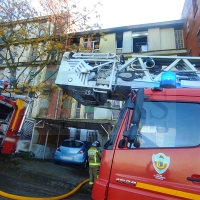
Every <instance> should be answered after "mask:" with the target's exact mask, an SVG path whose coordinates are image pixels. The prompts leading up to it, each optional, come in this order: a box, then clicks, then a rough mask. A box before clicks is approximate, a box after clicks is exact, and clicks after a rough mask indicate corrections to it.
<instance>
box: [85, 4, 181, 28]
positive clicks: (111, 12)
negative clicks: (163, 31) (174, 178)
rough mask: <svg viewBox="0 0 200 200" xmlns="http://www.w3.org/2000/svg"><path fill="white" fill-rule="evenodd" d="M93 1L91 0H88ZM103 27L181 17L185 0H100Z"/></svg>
mask: <svg viewBox="0 0 200 200" xmlns="http://www.w3.org/2000/svg"><path fill="white" fill-rule="evenodd" d="M87 1H91V0H87ZM99 1H100V2H101V3H102V4H103V6H100V7H99V11H100V15H101V23H102V24H103V26H102V28H112V27H119V26H128V25H136V24H145V23H153V22H163V21H171V20H177V19H181V13H182V9H183V5H184V2H185V0H99Z"/></svg>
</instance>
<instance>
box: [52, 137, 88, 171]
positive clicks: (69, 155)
mask: <svg viewBox="0 0 200 200" xmlns="http://www.w3.org/2000/svg"><path fill="white" fill-rule="evenodd" d="M90 147H91V143H90V142H87V141H81V140H71V139H68V140H64V141H63V142H62V144H61V145H60V146H59V147H58V148H57V149H56V151H55V154H54V162H55V163H56V164H57V163H73V164H80V165H81V166H82V167H83V168H84V169H86V168H87V167H88V149H89V148H90Z"/></svg>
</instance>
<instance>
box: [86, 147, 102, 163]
mask: <svg viewBox="0 0 200 200" xmlns="http://www.w3.org/2000/svg"><path fill="white" fill-rule="evenodd" d="M88 157H89V158H88V160H89V165H90V166H99V165H100V161H101V152H100V151H98V149H97V148H96V147H91V148H90V149H89V150H88Z"/></svg>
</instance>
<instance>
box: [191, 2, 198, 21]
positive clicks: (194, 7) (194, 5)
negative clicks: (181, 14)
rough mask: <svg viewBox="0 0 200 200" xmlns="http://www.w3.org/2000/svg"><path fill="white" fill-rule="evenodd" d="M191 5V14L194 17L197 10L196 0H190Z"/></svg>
mask: <svg viewBox="0 0 200 200" xmlns="http://www.w3.org/2000/svg"><path fill="white" fill-rule="evenodd" d="M192 7H193V14H194V17H195V16H196V13H197V10H198V4H197V0H192Z"/></svg>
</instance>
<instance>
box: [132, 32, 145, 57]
mask: <svg viewBox="0 0 200 200" xmlns="http://www.w3.org/2000/svg"><path fill="white" fill-rule="evenodd" d="M132 37H133V52H134V53H137V52H144V51H148V45H147V43H148V42H147V41H148V32H146V31H144V32H134V33H133V34H132Z"/></svg>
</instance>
